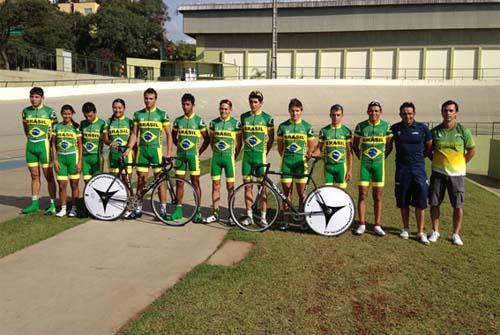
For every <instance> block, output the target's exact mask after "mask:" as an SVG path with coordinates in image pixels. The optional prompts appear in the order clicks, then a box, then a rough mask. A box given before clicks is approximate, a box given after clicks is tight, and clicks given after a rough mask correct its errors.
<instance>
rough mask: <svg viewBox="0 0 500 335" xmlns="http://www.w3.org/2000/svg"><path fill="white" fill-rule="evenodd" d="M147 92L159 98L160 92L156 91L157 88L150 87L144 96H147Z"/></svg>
mask: <svg viewBox="0 0 500 335" xmlns="http://www.w3.org/2000/svg"><path fill="white" fill-rule="evenodd" d="M146 94H154V95H155V99H156V98H158V93H157V92H156V90H155V89H154V88H151V87H150V88H148V89H146V90H145V91H144V96H146Z"/></svg>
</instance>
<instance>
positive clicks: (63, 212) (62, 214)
mask: <svg viewBox="0 0 500 335" xmlns="http://www.w3.org/2000/svg"><path fill="white" fill-rule="evenodd" d="M66 214H68V212H67V211H66V208H64V209H61V210H60V211H59V212H57V213H56V216H57V217H58V218H62V217H63V216H66Z"/></svg>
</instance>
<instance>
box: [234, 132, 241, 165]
mask: <svg viewBox="0 0 500 335" xmlns="http://www.w3.org/2000/svg"><path fill="white" fill-rule="evenodd" d="M242 147H243V133H242V132H241V131H239V132H237V133H236V150H235V152H234V159H235V160H236V159H237V158H238V156H239V155H240V152H241V148H242Z"/></svg>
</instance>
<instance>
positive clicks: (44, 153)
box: [26, 140, 50, 168]
mask: <svg viewBox="0 0 500 335" xmlns="http://www.w3.org/2000/svg"><path fill="white" fill-rule="evenodd" d="M26 163H27V165H28V167H36V166H38V164H40V165H41V166H42V168H48V167H50V142H49V140H41V141H38V142H32V141H28V142H27V143H26Z"/></svg>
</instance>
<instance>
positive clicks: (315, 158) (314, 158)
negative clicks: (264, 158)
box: [251, 156, 323, 177]
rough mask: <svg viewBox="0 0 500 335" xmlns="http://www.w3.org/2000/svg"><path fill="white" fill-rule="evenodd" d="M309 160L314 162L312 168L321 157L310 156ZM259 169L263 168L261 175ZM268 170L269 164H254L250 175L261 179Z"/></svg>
mask: <svg viewBox="0 0 500 335" xmlns="http://www.w3.org/2000/svg"><path fill="white" fill-rule="evenodd" d="M311 159H313V160H314V162H313V166H314V165H315V164H316V163H317V162H318V161H320V160H322V159H323V157H322V156H311ZM260 168H265V170H264V173H263V174H260V173H258V172H259V171H258V170H259V169H260ZM270 168H271V163H267V164H255V165H253V166H252V170H251V175H252V176H253V177H263V176H265V175H267V173H268V172H269V169H270Z"/></svg>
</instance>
